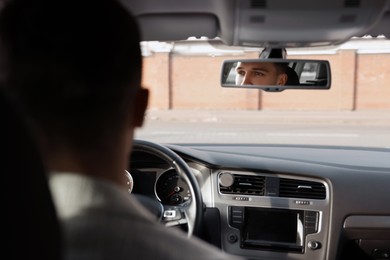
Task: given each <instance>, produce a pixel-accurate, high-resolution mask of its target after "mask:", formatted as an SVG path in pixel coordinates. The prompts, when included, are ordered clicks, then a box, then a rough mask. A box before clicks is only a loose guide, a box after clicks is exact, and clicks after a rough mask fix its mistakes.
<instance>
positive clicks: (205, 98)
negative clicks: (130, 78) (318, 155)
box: [136, 37, 390, 148]
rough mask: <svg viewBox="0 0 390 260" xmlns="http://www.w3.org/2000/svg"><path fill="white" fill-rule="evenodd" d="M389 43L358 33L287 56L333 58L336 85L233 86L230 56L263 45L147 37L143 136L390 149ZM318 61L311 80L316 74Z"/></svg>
mask: <svg viewBox="0 0 390 260" xmlns="http://www.w3.org/2000/svg"><path fill="white" fill-rule="evenodd" d="M389 42H390V41H389V40H388V39H384V38H380V37H379V38H355V39H352V40H351V41H349V42H346V43H344V44H342V45H340V46H331V47H319V48H305V49H303V48H300V49H287V58H291V59H318V60H329V62H330V65H331V73H332V75H331V77H332V83H331V88H330V89H329V90H285V91H282V92H279V93H269V92H264V91H262V90H258V89H230V88H222V87H221V85H220V75H221V64H222V62H223V61H224V60H227V59H237V58H240V59H241V58H246V59H253V58H258V56H259V53H260V52H261V49H259V48H257V49H255V48H240V47H226V46H224V45H223V44H222V43H221V42H219V41H218V40H216V41H210V40H188V41H183V42H176V43H161V42H143V43H142V44H141V46H142V50H143V55H144V74H143V84H144V86H145V87H147V88H149V90H150V92H151V96H150V101H149V106H148V111H147V114H146V117H145V123H144V126H143V127H142V128H140V129H138V130H137V131H136V138H139V139H145V140H150V141H155V142H161V143H181V144H183V143H202V144H213V143H214V144H215V143H217V144H226V143H229V144H242V143H244V144H288V145H331V146H363V147H380V148H390V74H389V73H388V64H390V63H389V62H390V43H389ZM313 69H315V68H312V67H311V66H307V67H305V68H304V74H305V77H306V78H308V79H310V77H311V76H312V75H313V73H312V70H313Z"/></svg>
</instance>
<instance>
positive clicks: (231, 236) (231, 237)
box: [227, 234, 238, 244]
mask: <svg viewBox="0 0 390 260" xmlns="http://www.w3.org/2000/svg"><path fill="white" fill-rule="evenodd" d="M227 239H228V241H229V243H232V244H233V243H236V242H237V240H238V237H237V235H236V234H229V235H228V237H227Z"/></svg>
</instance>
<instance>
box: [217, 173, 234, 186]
mask: <svg viewBox="0 0 390 260" xmlns="http://www.w3.org/2000/svg"><path fill="white" fill-rule="evenodd" d="M233 183H234V176H233V175H232V174H231V173H229V172H223V173H221V174H220V175H219V184H220V185H221V186H222V187H230V186H232V185H233Z"/></svg>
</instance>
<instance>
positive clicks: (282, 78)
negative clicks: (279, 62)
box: [277, 73, 288, 86]
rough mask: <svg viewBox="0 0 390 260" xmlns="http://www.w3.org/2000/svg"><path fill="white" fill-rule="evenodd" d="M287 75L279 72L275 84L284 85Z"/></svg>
mask: <svg viewBox="0 0 390 260" xmlns="http://www.w3.org/2000/svg"><path fill="white" fill-rule="evenodd" d="M287 79H288V76H287V74H286V73H282V74H279V76H278V82H277V84H278V85H280V86H284V85H286V83H287Z"/></svg>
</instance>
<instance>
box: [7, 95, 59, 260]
mask: <svg viewBox="0 0 390 260" xmlns="http://www.w3.org/2000/svg"><path fill="white" fill-rule="evenodd" d="M0 111H1V112H0V113H1V118H2V127H1V138H2V145H1V149H2V150H3V152H2V154H3V155H5V156H2V157H1V162H2V163H1V165H2V176H4V177H5V180H4V181H3V186H6V188H5V189H3V191H4V190H5V192H6V194H5V196H4V198H5V200H6V205H7V206H6V215H7V217H6V223H5V225H6V235H5V236H3V237H4V238H5V239H6V240H7V243H6V252H5V253H4V255H8V258H10V259H45V260H46V259H47V260H49V259H52V260H53V259H61V258H62V257H61V256H62V246H61V245H62V238H61V230H60V225H59V222H58V219H57V215H56V211H55V208H54V204H53V201H52V197H51V193H50V191H49V187H48V182H47V177H46V174H45V171H44V167H43V164H42V161H41V159H40V156H39V153H38V150H37V149H36V147H35V145H34V142H33V140H32V137H31V136H30V133H29V131H28V129H27V127H26V126H25V124H24V122H23V121H22V120H21V117H20V116H19V114H18V112H17V111H16V109H15V108H14V107H13V103H12V102H10V101H9V99H7V98H6V97H5V95H4V94H3V93H0ZM4 166H5V167H4Z"/></svg>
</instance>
